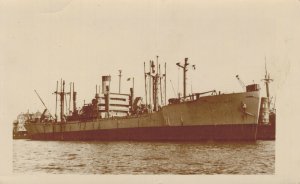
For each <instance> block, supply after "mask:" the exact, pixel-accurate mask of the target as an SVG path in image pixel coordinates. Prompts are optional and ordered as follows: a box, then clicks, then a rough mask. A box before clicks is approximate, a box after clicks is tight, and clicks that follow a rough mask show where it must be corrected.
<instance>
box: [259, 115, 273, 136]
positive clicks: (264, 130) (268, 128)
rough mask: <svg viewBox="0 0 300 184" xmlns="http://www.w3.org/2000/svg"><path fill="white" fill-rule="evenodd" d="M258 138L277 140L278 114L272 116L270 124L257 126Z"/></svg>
mask: <svg viewBox="0 0 300 184" xmlns="http://www.w3.org/2000/svg"><path fill="white" fill-rule="evenodd" d="M257 139H258V140H275V139H276V114H272V115H271V116H270V124H268V125H258V126H257Z"/></svg>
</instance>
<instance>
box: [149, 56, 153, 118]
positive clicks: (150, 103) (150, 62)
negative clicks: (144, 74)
mask: <svg viewBox="0 0 300 184" xmlns="http://www.w3.org/2000/svg"><path fill="white" fill-rule="evenodd" d="M149 64H150V66H149V105H150V112H151V111H152V100H151V99H152V97H151V96H152V94H151V86H152V84H151V79H152V76H151V65H152V61H151V60H150V61H149Z"/></svg>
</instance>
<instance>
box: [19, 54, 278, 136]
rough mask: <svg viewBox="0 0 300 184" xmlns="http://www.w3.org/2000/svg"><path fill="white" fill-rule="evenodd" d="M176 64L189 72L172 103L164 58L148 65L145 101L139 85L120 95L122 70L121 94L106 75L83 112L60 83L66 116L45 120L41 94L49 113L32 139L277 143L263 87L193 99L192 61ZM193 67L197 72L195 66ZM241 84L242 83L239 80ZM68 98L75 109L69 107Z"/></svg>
mask: <svg viewBox="0 0 300 184" xmlns="http://www.w3.org/2000/svg"><path fill="white" fill-rule="evenodd" d="M176 65H177V66H178V67H179V68H181V69H182V70H183V96H178V97H177V98H170V99H168V102H167V98H166V90H167V89H166V81H167V80H166V79H167V73H166V63H165V64H164V70H165V71H164V73H163V74H162V72H161V68H160V64H159V62H158V56H157V61H156V63H155V62H154V61H153V60H150V63H149V71H146V69H145V68H146V67H145V63H144V79H145V100H143V99H142V98H141V97H135V96H134V85H133V87H132V88H130V89H129V93H128V94H123V93H121V92H120V85H121V83H120V81H121V71H119V93H113V92H111V90H110V83H111V76H102V91H101V93H100V86H99V90H98V87H97V86H96V94H95V97H94V98H93V99H92V101H91V103H88V104H84V105H83V106H82V108H77V106H76V97H77V92H76V91H75V88H74V83H72V84H70V91H69V92H66V90H65V81H63V80H61V81H60V90H58V85H59V84H58V81H57V85H56V91H55V92H54V94H55V95H56V104H58V102H60V117H58V115H57V110H56V112H55V115H54V116H52V115H51V113H49V116H46V115H45V114H47V113H46V112H47V107H46V105H45V104H44V102H43V101H42V99H41V98H40V96H39V95H38V93H37V92H36V94H37V95H38V97H39V98H40V100H41V102H42V103H43V105H44V106H45V111H44V112H43V114H42V115H41V117H40V118H35V119H29V120H27V122H26V123H25V127H26V129H27V132H28V135H29V137H30V139H33V140H63V141H67V140H75V141H76V140H80V141H82V140H84V141H86V140H101V141H123V140H126V141H203V140H216V141H218V140H225V141H226V140H230V141H231V140H233V141H235V140H243V141H244V140H246V141H255V140H258V139H263V138H267V137H274V139H275V126H272V125H271V124H272V123H271V122H270V117H271V116H270V114H271V110H270V98H269V93H267V97H261V95H260V87H259V85H258V84H250V85H247V86H244V87H245V91H243V92H240V93H230V94H224V93H221V92H217V91H216V90H211V91H207V92H199V93H193V94H190V95H187V94H186V73H187V71H188V69H189V68H190V67H189V65H190V64H189V62H188V58H185V59H184V62H183V64H181V63H176ZM192 67H194V68H195V66H194V65H192ZM237 78H238V76H237ZM132 80H133V81H134V78H132ZM238 80H239V81H240V82H241V80H240V79H239V78H238ZM270 81H271V79H270V78H267V75H266V77H265V79H264V82H265V83H266V87H267V92H269V89H268V88H269V86H268V84H269V82H270ZM133 84H134V83H133ZM68 97H69V106H66V108H65V105H66V103H67V102H68V100H67V98H68ZM71 99H72V102H71ZM71 105H72V106H73V108H72V110H71V109H70V107H71ZM56 107H57V105H56ZM67 108H69V109H67ZM56 109H57V108H56ZM66 111H68V114H67V113H66ZM271 119H272V118H271ZM273 119H274V118H273ZM274 122H275V120H274ZM269 125H270V126H269ZM262 130H263V131H262ZM267 134H268V135H267ZM270 139H273V138H270Z"/></svg>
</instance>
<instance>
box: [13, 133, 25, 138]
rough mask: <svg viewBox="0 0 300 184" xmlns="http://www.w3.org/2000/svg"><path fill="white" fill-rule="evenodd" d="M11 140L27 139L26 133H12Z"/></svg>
mask: <svg viewBox="0 0 300 184" xmlns="http://www.w3.org/2000/svg"><path fill="white" fill-rule="evenodd" d="M13 139H29V136H28V134H27V132H17V133H13Z"/></svg>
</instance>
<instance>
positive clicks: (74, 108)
mask: <svg viewBox="0 0 300 184" xmlns="http://www.w3.org/2000/svg"><path fill="white" fill-rule="evenodd" d="M72 90H73V92H72V93H73V113H75V114H77V111H76V92H75V88H74V82H73V89H72Z"/></svg>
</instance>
